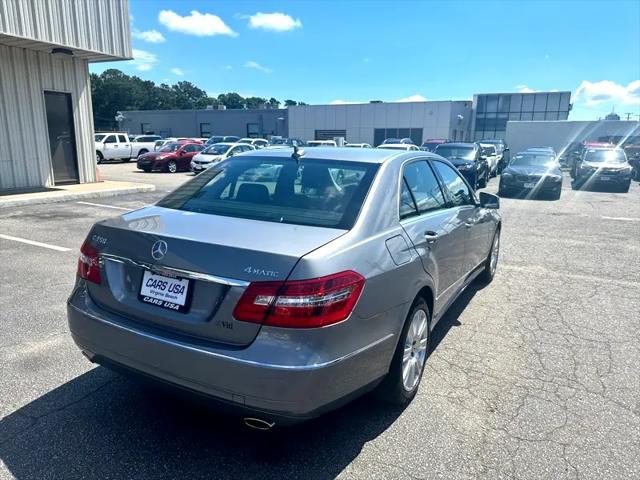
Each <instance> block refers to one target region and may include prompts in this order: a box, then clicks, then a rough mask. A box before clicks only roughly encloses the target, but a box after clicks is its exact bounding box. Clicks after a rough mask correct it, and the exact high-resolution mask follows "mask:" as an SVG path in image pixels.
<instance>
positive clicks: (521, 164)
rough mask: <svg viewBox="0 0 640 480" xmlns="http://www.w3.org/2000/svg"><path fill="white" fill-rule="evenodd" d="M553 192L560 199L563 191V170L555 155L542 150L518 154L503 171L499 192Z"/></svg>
mask: <svg viewBox="0 0 640 480" xmlns="http://www.w3.org/2000/svg"><path fill="white" fill-rule="evenodd" d="M522 192H527V193H532V194H551V195H552V196H553V198H554V199H556V200H557V199H559V198H560V195H561V192H562V170H560V164H559V163H558V161H557V160H556V157H555V155H551V154H549V153H546V152H541V151H525V152H520V153H518V154H516V155H515V156H514V157H513V159H512V160H511V162H510V163H509V165H507V167H506V168H505V169H504V170H503V171H502V175H501V176H500V186H499V188H498V194H499V195H501V196H507V195H509V194H515V193H522Z"/></svg>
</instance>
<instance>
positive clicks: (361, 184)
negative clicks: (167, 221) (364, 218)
mask: <svg viewBox="0 0 640 480" xmlns="http://www.w3.org/2000/svg"><path fill="white" fill-rule="evenodd" d="M377 170H378V165H377V164H372V163H364V162H344V161H332V160H315V159H307V158H304V159H302V160H300V163H299V164H298V163H296V161H295V160H293V159H291V158H273V159H270V158H266V157H251V156H248V157H243V156H240V157H234V158H233V159H230V160H227V161H224V162H221V163H220V164H218V165H217V166H216V167H215V168H211V169H209V170H206V171H205V172H203V173H201V174H200V175H198V176H197V177H196V178H195V179H194V180H193V181H191V182H188V183H186V184H184V185H183V186H182V187H180V188H178V189H177V190H176V191H174V192H173V193H171V194H170V195H168V196H167V197H166V198H164V199H163V200H162V201H161V202H160V203H158V205H159V206H161V207H166V208H173V209H177V210H185V211H190V212H198V213H206V214H211V215H223V216H229V217H237V218H247V219H254V220H263V221H267V222H278V223H289V224H297V225H311V226H318V227H329V228H340V229H350V228H351V227H353V224H354V223H355V221H356V219H357V217H358V214H359V213H360V209H361V207H362V204H363V202H364V199H365V197H366V195H367V192H368V191H369V187H370V186H371V182H372V180H373V178H374V177H375V174H376V172H377Z"/></svg>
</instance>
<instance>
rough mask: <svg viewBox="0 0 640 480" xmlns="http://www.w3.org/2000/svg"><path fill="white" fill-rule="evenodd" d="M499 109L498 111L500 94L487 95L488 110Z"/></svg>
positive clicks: (494, 110) (495, 110)
mask: <svg viewBox="0 0 640 480" xmlns="http://www.w3.org/2000/svg"><path fill="white" fill-rule="evenodd" d="M497 111H498V96H497V95H487V112H497Z"/></svg>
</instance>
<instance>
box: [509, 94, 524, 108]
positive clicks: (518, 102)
mask: <svg viewBox="0 0 640 480" xmlns="http://www.w3.org/2000/svg"><path fill="white" fill-rule="evenodd" d="M521 108H522V95H520V94H517V95H511V106H510V108H509V111H511V112H519V111H520V110H521Z"/></svg>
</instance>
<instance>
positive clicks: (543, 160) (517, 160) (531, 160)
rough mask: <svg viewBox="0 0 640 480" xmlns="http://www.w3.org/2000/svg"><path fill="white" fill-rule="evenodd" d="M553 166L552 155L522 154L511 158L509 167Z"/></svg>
mask: <svg viewBox="0 0 640 480" xmlns="http://www.w3.org/2000/svg"><path fill="white" fill-rule="evenodd" d="M554 164H555V160H554V158H553V155H546V154H544V153H522V154H518V155H516V156H515V157H513V160H511V165H514V166H516V167H518V166H525V165H529V166H539V167H544V166H553V165H554Z"/></svg>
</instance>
